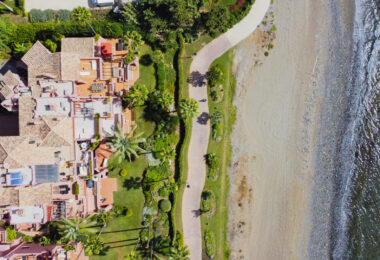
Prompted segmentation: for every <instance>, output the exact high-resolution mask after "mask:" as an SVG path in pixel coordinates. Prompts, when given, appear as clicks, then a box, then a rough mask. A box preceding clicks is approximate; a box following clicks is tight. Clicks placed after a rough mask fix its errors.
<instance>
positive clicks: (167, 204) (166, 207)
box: [160, 200, 172, 212]
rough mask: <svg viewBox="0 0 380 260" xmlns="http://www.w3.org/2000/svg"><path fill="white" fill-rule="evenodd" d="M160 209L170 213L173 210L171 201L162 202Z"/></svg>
mask: <svg viewBox="0 0 380 260" xmlns="http://www.w3.org/2000/svg"><path fill="white" fill-rule="evenodd" d="M160 209H161V210H162V211H163V212H169V211H170V210H171V209H172V204H171V203H170V201H169V200H160Z"/></svg>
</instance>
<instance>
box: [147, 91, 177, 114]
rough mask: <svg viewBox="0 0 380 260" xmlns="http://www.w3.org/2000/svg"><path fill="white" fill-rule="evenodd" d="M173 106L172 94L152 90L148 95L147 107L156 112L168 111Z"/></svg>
mask: <svg viewBox="0 0 380 260" xmlns="http://www.w3.org/2000/svg"><path fill="white" fill-rule="evenodd" d="M173 106H174V97H173V95H171V94H169V93H167V92H162V91H154V92H152V93H151V94H150V95H149V108H150V109H152V110H154V111H158V112H169V111H170V109H172V108H173Z"/></svg>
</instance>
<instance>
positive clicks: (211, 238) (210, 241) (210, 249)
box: [204, 230, 215, 259]
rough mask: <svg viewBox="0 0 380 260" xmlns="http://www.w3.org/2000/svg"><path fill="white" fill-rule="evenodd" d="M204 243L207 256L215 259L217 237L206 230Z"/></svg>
mask: <svg viewBox="0 0 380 260" xmlns="http://www.w3.org/2000/svg"><path fill="white" fill-rule="evenodd" d="M204 242H205V248H206V254H207V256H208V257H210V258H211V259H213V258H214V257H215V235H214V233H212V232H211V231H210V230H206V231H205V233H204Z"/></svg>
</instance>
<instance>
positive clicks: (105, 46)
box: [100, 42, 112, 57]
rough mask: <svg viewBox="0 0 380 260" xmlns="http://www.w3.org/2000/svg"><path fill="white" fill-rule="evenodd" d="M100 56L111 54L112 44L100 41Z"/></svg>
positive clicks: (109, 55)
mask: <svg viewBox="0 0 380 260" xmlns="http://www.w3.org/2000/svg"><path fill="white" fill-rule="evenodd" d="M100 48H101V52H102V56H104V57H111V56H112V44H111V43H109V42H105V43H102V44H101V45H100Z"/></svg>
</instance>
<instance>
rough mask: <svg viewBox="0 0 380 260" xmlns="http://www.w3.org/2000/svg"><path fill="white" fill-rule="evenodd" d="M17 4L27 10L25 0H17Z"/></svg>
mask: <svg viewBox="0 0 380 260" xmlns="http://www.w3.org/2000/svg"><path fill="white" fill-rule="evenodd" d="M16 5H17V7H18V8H19V9H20V10H21V11H22V12H24V11H25V0H16Z"/></svg>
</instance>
